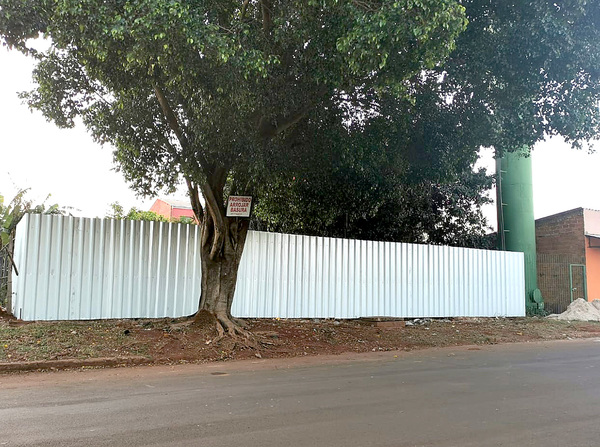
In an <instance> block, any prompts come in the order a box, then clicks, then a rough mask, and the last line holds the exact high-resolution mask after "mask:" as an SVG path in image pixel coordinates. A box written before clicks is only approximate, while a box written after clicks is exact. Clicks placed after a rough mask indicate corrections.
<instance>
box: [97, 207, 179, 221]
mask: <svg viewBox="0 0 600 447" xmlns="http://www.w3.org/2000/svg"><path fill="white" fill-rule="evenodd" d="M110 207H111V212H110V213H108V214H107V215H106V217H107V218H110V219H126V220H145V221H153V222H169V219H167V218H166V217H165V216H162V215H160V214H157V213H155V212H153V211H141V210H138V209H137V208H135V207H132V208H131V209H130V210H129V211H128V212H127V213H125V212H124V210H123V206H122V205H120V204H119V202H113V203H111V204H110Z"/></svg>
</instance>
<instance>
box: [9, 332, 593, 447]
mask: <svg viewBox="0 0 600 447" xmlns="http://www.w3.org/2000/svg"><path fill="white" fill-rule="evenodd" d="M395 355H397V357H394V356H395ZM323 362H324V360H323V359H318V358H317V359H316V360H315V359H311V360H306V359H298V360H278V361H262V360H258V359H257V361H256V362H240V363H220V364H216V365H214V364H213V365H204V366H201V365H180V366H176V367H138V368H131V369H124V368H122V369H112V370H100V371H99V370H95V371H82V372H54V373H52V372H51V373H43V374H40V373H36V374H29V375H9V376H0V446H4V445H6V446H33V445H43V446H108V445H110V446H143V445H149V446H202V447H216V446H228V447H229V446H244V447H253V446H260V447H269V446H278V447H279V446H284V447H292V446H311V447H312V446H328V447H329V446H333V447H335V446H344V447H351V446H357V447H365V446H390V447H391V446H394V447H399V446H460V447H468V446H544V447H548V446H568V447H576V446H594V447H595V446H598V445H600V420H599V414H600V390H599V382H600V377H599V376H600V340H588V341H583V342H582V341H567V342H552V343H545V344H537V343H535V344H518V345H504V346H491V347H482V348H473V347H471V348H468V347H463V348H456V349H439V350H429V351H421V352H416V353H409V354H402V353H400V354H397V353H393V352H392V353H390V352H386V353H377V354H373V355H372V356H357V357H356V358H355V359H354V360H350V361H347V360H346V361H342V360H340V359H337V360H336V361H333V362H325V363H323Z"/></svg>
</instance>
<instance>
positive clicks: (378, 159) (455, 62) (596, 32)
mask: <svg viewBox="0 0 600 447" xmlns="http://www.w3.org/2000/svg"><path fill="white" fill-rule="evenodd" d="M461 4H462V5H463V6H464V7H465V9H466V15H467V18H468V21H469V24H468V26H467V28H466V30H465V32H463V33H462V34H461V35H460V36H459V37H458V38H457V40H456V49H455V50H454V51H453V52H452V53H451V55H450V57H449V58H448V59H447V60H446V61H445V62H444V63H442V64H438V65H436V66H435V67H432V68H429V69H426V70H423V71H422V72H421V73H420V76H417V77H415V78H413V79H412V80H411V90H412V94H411V96H410V98H401V99H398V98H393V99H392V101H391V102H384V103H382V102H381V98H378V101H379V102H380V104H383V107H380V110H383V112H382V115H381V116H380V117H379V118H374V119H371V120H369V123H368V124H367V126H365V128H364V129H363V132H365V133H368V134H369V135H370V137H367V138H366V141H361V143H360V145H361V147H362V150H361V151H352V154H347V156H346V157H344V158H341V159H340V158H339V157H335V156H334V154H336V153H340V150H339V149H338V148H335V149H331V148H332V144H331V143H328V144H324V145H322V146H323V147H325V148H329V149H330V150H329V151H327V150H326V151H325V152H323V153H319V154H315V160H317V164H323V163H330V164H331V165H333V166H334V167H335V170H334V173H333V174H334V175H329V176H325V175H322V174H319V173H318V171H315V170H311V171H306V170H303V169H302V168H301V167H295V168H294V169H291V170H290V172H289V173H288V174H287V177H284V178H282V180H281V181H280V183H279V184H280V185H281V186H282V187H281V188H279V189H278V190H277V191H276V192H271V193H270V194H269V195H268V196H267V197H261V202H260V204H259V213H260V217H261V218H262V222H263V223H265V224H266V225H267V226H268V227H269V228H273V229H285V230H287V231H300V232H309V233H312V234H328V235H336V236H340V235H344V234H348V235H351V236H354V237H370V238H378V239H380V238H384V239H393V240H405V241H416V242H422V241H428V242H437V243H445V244H447V243H457V244H461V245H463V244H473V243H478V240H480V238H479V237H478V233H479V234H481V232H482V230H483V228H484V227H483V226H482V216H481V213H480V210H479V208H480V205H481V204H482V203H483V201H484V200H485V198H484V196H483V195H482V194H483V193H484V191H485V189H486V187H487V186H488V185H489V180H487V179H486V178H485V177H484V176H482V174H481V173H473V171H472V166H473V164H474V162H475V161H476V159H477V153H478V151H479V149H480V148H481V147H482V146H488V147H493V148H494V149H495V150H496V153H497V155H498V156H500V155H501V154H502V153H503V152H504V151H512V150H515V149H521V148H522V147H523V146H529V147H531V146H533V144H535V143H536V142H538V141H540V140H542V139H544V138H546V137H548V136H552V135H560V136H562V137H564V138H565V139H566V140H568V141H570V142H571V143H573V144H574V145H575V146H579V147H581V146H583V143H584V142H585V141H589V140H591V139H593V138H594V137H597V135H598V130H599V123H600V121H599V117H600V113H599V109H598V106H599V100H600V89H599V87H600V83H599V80H600V45H598V42H600V27H598V23H600V2H590V1H585V0H568V1H555V2H547V1H545V0H527V1H490V0H465V1H462V2H461ZM382 117H385V119H386V123H385V125H384V126H378V125H377V121H378V120H379V119H381V118H382ZM376 134H378V135H379V137H378V138H375V137H373V136H374V135H376ZM386 138H387V139H388V141H389V143H388V144H387V146H386V151H385V152H384V151H382V150H381V147H378V146H375V145H374V144H373V143H374V142H376V141H380V140H383V139H386ZM390 155H391V156H390ZM391 166H393V167H394V169H395V170H394V175H393V176H392V177H390V176H389V175H382V173H389V172H390V167H391ZM291 179H294V180H291ZM315 190H316V191H317V192H316V193H315ZM289 202H292V203H295V204H297V205H295V206H293V207H291V208H290V207H288V206H286V205H285V204H287V203H289ZM305 210H309V211H308V212H307V213H305V212H304V211H305ZM316 210H318V212H317V211H316ZM311 211H312V212H311ZM305 214H306V215H307V216H308V218H306V217H305Z"/></svg>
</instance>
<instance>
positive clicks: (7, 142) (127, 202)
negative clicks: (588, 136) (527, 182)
mask: <svg viewBox="0 0 600 447" xmlns="http://www.w3.org/2000/svg"><path fill="white" fill-rule="evenodd" d="M31 69H32V64H31V62H30V61H29V60H28V59H27V58H26V57H25V56H22V55H21V54H19V53H16V52H8V51H7V50H6V49H5V48H2V47H0V194H2V195H4V196H5V197H6V198H8V199H10V198H12V196H14V194H15V192H16V190H17V188H31V193H30V196H31V197H32V198H35V199H36V200H38V201H41V200H43V199H44V198H45V197H46V196H47V195H48V194H51V195H52V196H51V198H50V200H49V202H50V203H58V204H60V205H62V206H70V207H73V208H76V209H77V210H79V211H77V212H75V213H74V214H75V215H78V216H85V217H97V216H104V215H105V214H106V213H107V211H108V210H109V204H110V203H112V202H115V201H118V202H120V203H121V204H122V205H123V206H125V208H127V209H129V208H130V207H132V206H135V207H137V208H140V209H148V208H149V207H150V206H151V205H152V203H153V202H154V198H146V199H144V198H138V197H136V196H135V194H134V193H133V192H132V191H131V190H130V189H129V188H128V187H127V184H126V183H125V181H124V180H123V177H122V175H121V174H119V173H117V172H115V171H114V169H113V168H114V165H113V163H112V148H111V147H109V146H105V147H101V146H99V145H97V144H96V143H94V142H93V141H92V139H91V137H89V136H88V135H87V133H86V131H85V129H84V128H83V127H80V128H77V127H76V128H74V129H58V128H57V127H56V126H55V125H54V124H52V123H48V122H46V121H45V119H44V118H43V117H42V116H41V114H40V113H39V112H37V111H34V112H30V111H29V110H28V108H27V107H26V106H24V105H23V104H22V103H21V100H20V99H19V98H18V96H17V92H19V91H24V90H29V89H30V88H31V86H32V84H31ZM599 150H600V145H599ZM480 164H481V165H482V166H485V167H486V168H488V169H490V170H492V171H493V169H494V163H493V159H492V156H491V153H490V151H487V152H485V151H484V157H483V158H482V160H481V162H480ZM599 177H600V153H594V154H591V155H590V154H587V153H585V152H581V151H575V150H573V149H571V148H570V146H569V145H567V144H565V143H564V142H562V141H561V140H559V139H553V140H551V141H547V142H543V143H540V144H538V145H537V146H536V147H535V149H534V151H533V182H534V185H533V187H534V213H535V217H536V218H540V217H544V216H548V215H550V214H554V213H558V212H561V211H566V210H568V209H572V208H577V207H580V206H582V207H585V208H592V209H600V180H599ZM492 194H494V193H492ZM180 198H181V196H180ZM486 215H487V216H488V218H489V219H490V220H491V221H492V222H491V223H492V224H494V222H493V221H495V207H493V206H490V207H489V208H488V209H487V210H486Z"/></svg>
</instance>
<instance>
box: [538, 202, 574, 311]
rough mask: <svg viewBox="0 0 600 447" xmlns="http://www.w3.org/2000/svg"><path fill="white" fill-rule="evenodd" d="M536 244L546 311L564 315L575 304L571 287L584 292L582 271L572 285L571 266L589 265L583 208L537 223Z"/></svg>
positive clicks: (545, 218)
mask: <svg viewBox="0 0 600 447" xmlns="http://www.w3.org/2000/svg"><path fill="white" fill-rule="evenodd" d="M535 243H536V250H537V255H538V256H537V273H538V287H539V289H540V290H541V291H542V296H543V297H544V301H545V303H546V309H547V310H549V311H550V312H553V313H560V312H564V310H565V309H566V308H567V306H568V305H569V304H570V302H571V287H576V288H577V289H578V291H579V289H581V290H583V282H582V281H583V278H579V276H581V273H582V271H581V269H580V268H579V269H576V271H575V272H574V273H575V275H574V278H573V284H572V285H571V284H570V280H569V277H570V270H569V265H571V264H585V236H584V212H583V208H575V209H573V210H569V211H565V212H563V213H559V214H554V215H552V216H548V217H544V218H542V219H538V220H536V221H535ZM577 275H579V276H577ZM580 283H581V284H580Z"/></svg>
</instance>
